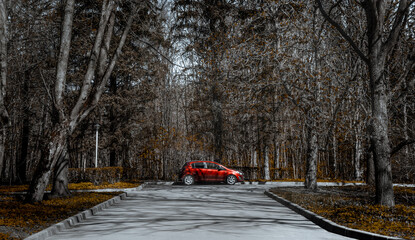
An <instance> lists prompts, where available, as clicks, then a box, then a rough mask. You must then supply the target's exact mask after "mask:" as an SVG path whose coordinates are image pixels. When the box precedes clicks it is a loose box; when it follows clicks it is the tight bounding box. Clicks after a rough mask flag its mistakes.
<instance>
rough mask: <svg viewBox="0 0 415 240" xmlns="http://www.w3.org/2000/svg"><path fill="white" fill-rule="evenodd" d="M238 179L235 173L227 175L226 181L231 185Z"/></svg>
mask: <svg viewBox="0 0 415 240" xmlns="http://www.w3.org/2000/svg"><path fill="white" fill-rule="evenodd" d="M236 181H237V179H236V176H235V175H229V176H227V177H226V183H227V184H229V185H234V184H235V183H236Z"/></svg>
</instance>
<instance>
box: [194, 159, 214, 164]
mask: <svg viewBox="0 0 415 240" xmlns="http://www.w3.org/2000/svg"><path fill="white" fill-rule="evenodd" d="M196 162H210V163H216V164H220V163H217V162H214V161H207V160H191V161H188V162H187V163H196Z"/></svg>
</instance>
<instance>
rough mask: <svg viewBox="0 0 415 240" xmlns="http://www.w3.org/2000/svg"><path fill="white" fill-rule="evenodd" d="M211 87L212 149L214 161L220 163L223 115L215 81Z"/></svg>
mask: <svg viewBox="0 0 415 240" xmlns="http://www.w3.org/2000/svg"><path fill="white" fill-rule="evenodd" d="M213 84H214V85H213V86H212V88H211V94H212V115H213V137H214V151H215V161H216V162H218V163H220V162H221V161H222V157H223V142H222V135H223V116H222V103H221V99H220V94H219V89H218V86H216V84H217V83H213Z"/></svg>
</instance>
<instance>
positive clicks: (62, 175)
mask: <svg viewBox="0 0 415 240" xmlns="http://www.w3.org/2000/svg"><path fill="white" fill-rule="evenodd" d="M68 157H69V154H68V152H67V150H65V151H64V152H63V153H62V155H61V157H60V159H59V160H58V162H57V164H56V166H55V170H54V173H53V174H54V177H53V185H52V196H53V197H67V196H70V195H71V192H70V191H69V188H68V184H69V181H68V172H69V159H68Z"/></svg>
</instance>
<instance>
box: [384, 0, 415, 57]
mask: <svg viewBox="0 0 415 240" xmlns="http://www.w3.org/2000/svg"><path fill="white" fill-rule="evenodd" d="M409 5H410V4H409V3H408V1H407V0H401V1H400V2H399V7H398V10H397V12H396V17H395V21H394V22H393V27H392V30H391V32H390V33H389V37H388V39H387V40H386V42H385V43H384V47H385V49H386V52H390V51H391V50H392V48H393V46H395V43H396V41H397V39H398V36H399V33H400V32H401V29H402V27H403V26H404V23H405V21H404V19H405V15H406V14H407V12H408V10H409Z"/></svg>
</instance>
